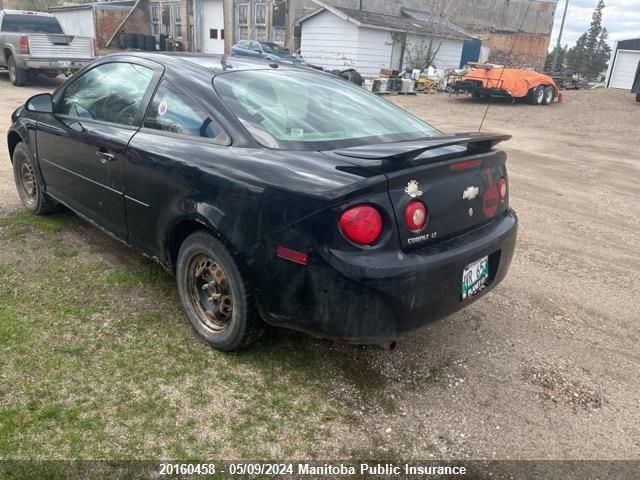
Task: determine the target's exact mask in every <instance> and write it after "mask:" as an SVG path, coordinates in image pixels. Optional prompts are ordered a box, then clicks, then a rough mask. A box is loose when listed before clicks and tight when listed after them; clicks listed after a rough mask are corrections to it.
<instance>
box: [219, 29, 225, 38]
mask: <svg viewBox="0 0 640 480" xmlns="http://www.w3.org/2000/svg"><path fill="white" fill-rule="evenodd" d="M220 40H224V28H221V29H220Z"/></svg>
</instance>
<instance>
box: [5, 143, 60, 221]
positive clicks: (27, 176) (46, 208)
mask: <svg viewBox="0 0 640 480" xmlns="http://www.w3.org/2000/svg"><path fill="white" fill-rule="evenodd" d="M12 161H13V178H14V180H15V182H16V189H17V190H18V195H19V196H20V200H21V201H22V204H23V205H24V208H26V209H27V210H28V211H29V212H31V213H33V214H34V215H45V214H47V213H51V212H55V211H56V210H58V204H56V203H55V202H53V201H52V200H50V199H48V198H47V196H46V194H45V193H44V191H43V190H42V185H40V182H39V181H38V175H37V174H36V172H35V168H34V164H33V160H32V158H31V155H30V154H29V150H28V149H27V147H26V146H25V144H24V143H22V142H20V143H18V145H16V148H15V149H14V150H13V157H12Z"/></svg>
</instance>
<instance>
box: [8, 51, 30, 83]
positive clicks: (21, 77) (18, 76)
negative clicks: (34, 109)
mask: <svg viewBox="0 0 640 480" xmlns="http://www.w3.org/2000/svg"><path fill="white" fill-rule="evenodd" d="M7 70H9V80H11V83H13V84H14V85H15V86H16V87H22V86H24V85H26V84H27V81H28V79H29V72H28V70H23V69H21V68H18V66H17V65H16V60H15V58H13V55H10V56H9V58H8V60H7Z"/></svg>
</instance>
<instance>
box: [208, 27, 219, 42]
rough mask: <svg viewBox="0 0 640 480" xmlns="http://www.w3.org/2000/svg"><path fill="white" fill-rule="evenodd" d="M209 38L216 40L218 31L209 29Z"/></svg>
mask: <svg viewBox="0 0 640 480" xmlns="http://www.w3.org/2000/svg"><path fill="white" fill-rule="evenodd" d="M209 38H210V39H211V40H217V39H218V29H217V28H210V29H209Z"/></svg>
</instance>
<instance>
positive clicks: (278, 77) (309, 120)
mask: <svg viewBox="0 0 640 480" xmlns="http://www.w3.org/2000/svg"><path fill="white" fill-rule="evenodd" d="M214 86H215V89H216V91H217V92H218V94H219V95H220V96H221V97H222V100H223V101H224V102H225V104H226V105H227V107H229V109H230V110H231V111H232V112H233V113H234V115H235V116H236V117H237V118H238V119H239V120H240V122H242V123H243V125H244V126H245V127H246V128H247V129H248V130H249V132H250V133H251V134H252V135H253V137H254V138H255V139H256V141H257V142H258V143H260V144H261V145H263V146H265V147H268V148H280V149H288V150H300V149H302V150H329V149H333V148H343V147H348V146H357V145H366V144H370V143H384V142H390V141H399V140H416V139H418V138H424V137H429V136H433V135H437V134H438V133H439V132H438V131H437V130H435V129H434V128H433V127H431V126H429V125H428V124H426V123H424V122H423V121H422V120H419V119H418V118H416V117H414V116H413V115H411V114H409V113H407V112H405V111H404V110H402V109H401V108H399V107H396V106H395V105H393V104H391V103H390V102H387V101H386V100H383V99H382V98H380V97H378V96H376V95H373V94H371V93H369V92H367V91H365V90H364V89H362V88H360V87H358V86H356V85H354V84H353V83H350V82H347V81H346V80H343V79H341V78H338V77H333V76H330V75H328V74H322V73H312V72H305V71H295V70H282V71H274V70H244V71H237V72H229V73H224V74H221V75H218V76H216V77H215V79H214Z"/></svg>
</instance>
